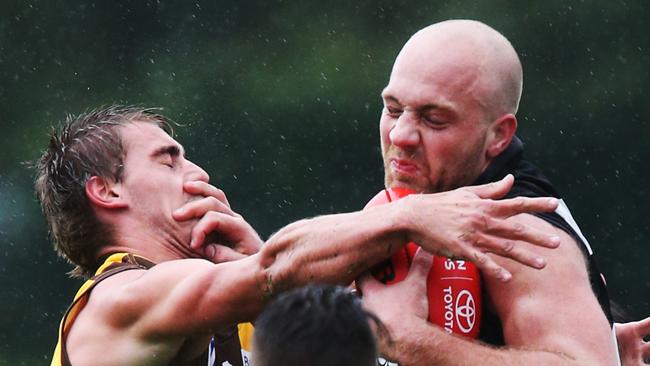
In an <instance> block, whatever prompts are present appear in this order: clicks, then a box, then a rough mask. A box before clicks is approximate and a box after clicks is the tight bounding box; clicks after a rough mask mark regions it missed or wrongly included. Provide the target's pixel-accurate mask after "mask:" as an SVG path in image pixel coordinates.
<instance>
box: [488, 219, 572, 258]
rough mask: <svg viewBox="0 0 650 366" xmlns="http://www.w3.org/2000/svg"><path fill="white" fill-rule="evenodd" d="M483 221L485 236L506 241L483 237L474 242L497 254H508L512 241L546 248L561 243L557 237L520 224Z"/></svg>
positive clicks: (506, 221)
mask: <svg viewBox="0 0 650 366" xmlns="http://www.w3.org/2000/svg"><path fill="white" fill-rule="evenodd" d="M484 220H485V228H484V230H483V231H484V232H485V233H486V234H489V235H493V236H494V237H496V238H500V239H506V240H505V241H502V240H497V239H491V238H489V237H487V236H483V237H481V238H478V240H476V241H477V242H480V245H482V246H484V247H485V248H488V249H490V250H492V249H494V250H496V252H497V253H503V252H508V251H509V250H508V249H509V247H511V246H512V243H511V241H512V240H521V241H525V242H527V243H530V244H533V245H537V246H541V247H546V248H557V247H558V246H559V245H560V242H561V239H560V237H559V236H557V235H554V234H553V235H549V234H547V233H546V232H544V231H542V230H539V229H536V228H533V227H531V226H528V225H524V224H522V223H520V222H515V221H512V220H501V219H493V218H490V217H485V218H484Z"/></svg>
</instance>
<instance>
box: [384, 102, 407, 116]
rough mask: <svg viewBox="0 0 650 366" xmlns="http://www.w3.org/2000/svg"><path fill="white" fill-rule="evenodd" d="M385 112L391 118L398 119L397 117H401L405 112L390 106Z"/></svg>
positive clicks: (385, 108)
mask: <svg viewBox="0 0 650 366" xmlns="http://www.w3.org/2000/svg"><path fill="white" fill-rule="evenodd" d="M384 110H385V111H386V114H388V115H389V116H391V117H393V118H397V117H399V116H401V115H402V112H404V110H403V109H402V108H398V107H395V106H388V105H387V106H385V107H384Z"/></svg>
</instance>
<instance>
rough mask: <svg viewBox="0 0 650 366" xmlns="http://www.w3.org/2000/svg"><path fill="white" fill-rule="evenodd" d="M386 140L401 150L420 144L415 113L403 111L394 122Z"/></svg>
mask: <svg viewBox="0 0 650 366" xmlns="http://www.w3.org/2000/svg"><path fill="white" fill-rule="evenodd" d="M388 138H389V139H390V142H391V143H392V144H393V145H395V146H398V147H401V148H406V147H412V146H415V145H417V144H418V143H419V142H420V131H419V129H418V120H417V116H416V115H415V113H413V112H410V111H404V112H403V113H402V114H401V115H400V116H399V118H398V119H397V121H395V124H394V125H393V128H392V129H391V130H390V132H389V133H388Z"/></svg>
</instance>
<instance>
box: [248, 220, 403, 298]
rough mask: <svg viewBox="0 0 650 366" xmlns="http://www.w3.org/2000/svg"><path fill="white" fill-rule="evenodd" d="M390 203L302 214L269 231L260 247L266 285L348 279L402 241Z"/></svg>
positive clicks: (270, 290)
mask: <svg viewBox="0 0 650 366" xmlns="http://www.w3.org/2000/svg"><path fill="white" fill-rule="evenodd" d="M395 216H396V215H395V214H394V213H393V211H392V210H391V209H390V208H389V207H376V208H373V209H370V210H367V211H363V212H353V213H346V214H337V215H326V216H320V217H316V218H312V219H306V220H301V221H298V222H295V223H293V224H291V225H288V226H286V227H284V228H283V229H281V230H280V231H278V232H277V233H276V234H274V235H273V236H272V237H271V238H270V239H269V240H268V241H267V242H266V244H265V245H264V246H263V247H262V250H261V251H260V253H259V255H260V263H261V266H262V268H263V272H264V275H263V278H264V279H263V281H264V286H265V287H266V288H265V291H266V292H268V293H270V294H273V293H276V292H278V291H283V290H286V289H287V288H292V287H296V286H301V285H304V284H306V283H310V282H320V283H332V284H349V283H350V282H352V280H354V278H356V277H357V276H358V275H359V274H361V273H362V272H363V271H364V270H366V269H368V268H369V267H370V266H371V265H373V264H375V263H377V262H379V261H381V260H383V259H385V258H387V257H389V256H390V255H391V254H392V253H393V252H395V251H396V250H397V249H398V248H399V247H401V246H402V245H404V244H405V243H406V237H405V234H404V230H403V229H402V227H401V223H400V222H399V221H398V220H397V219H395Z"/></svg>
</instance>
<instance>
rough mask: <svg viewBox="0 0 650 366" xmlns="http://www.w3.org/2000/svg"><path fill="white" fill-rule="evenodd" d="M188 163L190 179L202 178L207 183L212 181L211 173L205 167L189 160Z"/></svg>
mask: <svg viewBox="0 0 650 366" xmlns="http://www.w3.org/2000/svg"><path fill="white" fill-rule="evenodd" d="M187 163H188V165H189V170H190V173H189V180H200V181H203V182H206V183H210V175H209V174H208V173H207V172H206V171H205V170H203V168H201V167H200V166H198V165H196V164H194V163H193V162H191V161H189V160H188V162H187Z"/></svg>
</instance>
